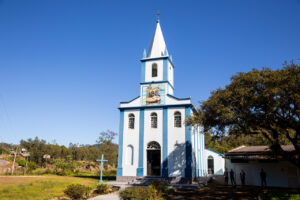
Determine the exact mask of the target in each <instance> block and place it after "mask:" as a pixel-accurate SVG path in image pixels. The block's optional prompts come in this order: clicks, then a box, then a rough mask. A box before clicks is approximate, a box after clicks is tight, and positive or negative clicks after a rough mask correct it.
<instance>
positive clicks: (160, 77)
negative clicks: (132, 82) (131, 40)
mask: <svg viewBox="0 0 300 200" xmlns="http://www.w3.org/2000/svg"><path fill="white" fill-rule="evenodd" d="M141 62H142V69H141V83H140V85H141V96H142V97H143V96H145V95H148V93H149V90H151V91H152V92H153V93H159V96H160V98H161V100H160V103H157V104H164V99H165V96H166V95H167V94H170V95H173V93H174V65H173V63H172V59H171V57H170V56H169V53H168V50H167V46H166V43H165V40H164V36H163V33H162V30H161V27H160V22H159V19H157V21H156V29H155V32H154V35H153V39H152V42H151V45H150V48H149V50H148V54H147V53H146V50H144V54H143V58H142V59H141ZM157 89H158V90H157ZM147 90H148V91H147ZM151 91H150V93H151ZM146 93H147V94H146ZM151 101H153V103H154V104H156V103H155V102H156V101H155V99H154V98H153V99H152V100H151ZM151 101H148V102H142V105H151V104H152V103H151Z"/></svg>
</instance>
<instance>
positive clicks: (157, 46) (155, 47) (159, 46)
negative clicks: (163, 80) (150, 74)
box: [148, 13, 168, 58]
mask: <svg viewBox="0 0 300 200" xmlns="http://www.w3.org/2000/svg"><path fill="white" fill-rule="evenodd" d="M161 56H168V50H167V46H166V43H165V39H164V36H163V33H162V31H161V27H160V23H159V13H158V14H157V21H156V29H155V32H154V35H153V39H152V43H151V45H150V48H149V51H148V58H156V57H161Z"/></svg>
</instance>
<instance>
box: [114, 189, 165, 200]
mask: <svg viewBox="0 0 300 200" xmlns="http://www.w3.org/2000/svg"><path fill="white" fill-rule="evenodd" d="M119 196H120V198H121V199H122V200H154V199H155V200H156V199H161V197H157V191H156V190H155V189H154V187H153V186H149V187H142V186H137V187H129V188H125V190H123V191H120V192H119Z"/></svg>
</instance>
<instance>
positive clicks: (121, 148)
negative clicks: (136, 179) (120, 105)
mask: <svg viewBox="0 0 300 200" xmlns="http://www.w3.org/2000/svg"><path fill="white" fill-rule="evenodd" d="M123 128H124V111H123V110H121V111H120V126H119V155H118V168H117V176H122V174H123V173H122V172H123V170H122V158H123Z"/></svg>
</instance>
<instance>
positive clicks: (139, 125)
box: [117, 20, 224, 181]
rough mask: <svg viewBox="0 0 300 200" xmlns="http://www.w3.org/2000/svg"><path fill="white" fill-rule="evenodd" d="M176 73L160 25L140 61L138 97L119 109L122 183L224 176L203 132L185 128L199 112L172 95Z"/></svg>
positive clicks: (220, 161) (119, 174) (119, 177)
mask: <svg viewBox="0 0 300 200" xmlns="http://www.w3.org/2000/svg"><path fill="white" fill-rule="evenodd" d="M174 69H175V66H174V64H173V62H172V57H171V56H170V55H169V53H168V50H167V47H166V43H165V40H164V37H163V34H162V30H161V27H160V22H159V20H157V24H156V29H155V33H154V36H153V39H152V43H151V45H150V48H149V50H148V53H146V51H144V55H143V58H142V59H141V81H140V95H139V96H138V97H136V98H135V99H133V100H131V101H127V102H121V103H120V107H119V110H120V128H119V150H118V168H117V180H118V181H128V180H132V179H134V178H136V177H145V176H158V177H162V178H193V177H201V176H206V175H207V174H213V173H215V174H218V173H219V174H223V171H224V159H223V156H222V155H221V154H219V153H217V152H214V151H212V150H209V149H205V142H204V134H203V132H202V129H201V127H199V126H186V125H185V120H186V119H187V118H188V117H189V116H190V115H192V114H193V112H194V111H195V108H194V106H193V105H192V103H191V98H190V97H188V98H178V97H175V96H174V87H175V86H174Z"/></svg>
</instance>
